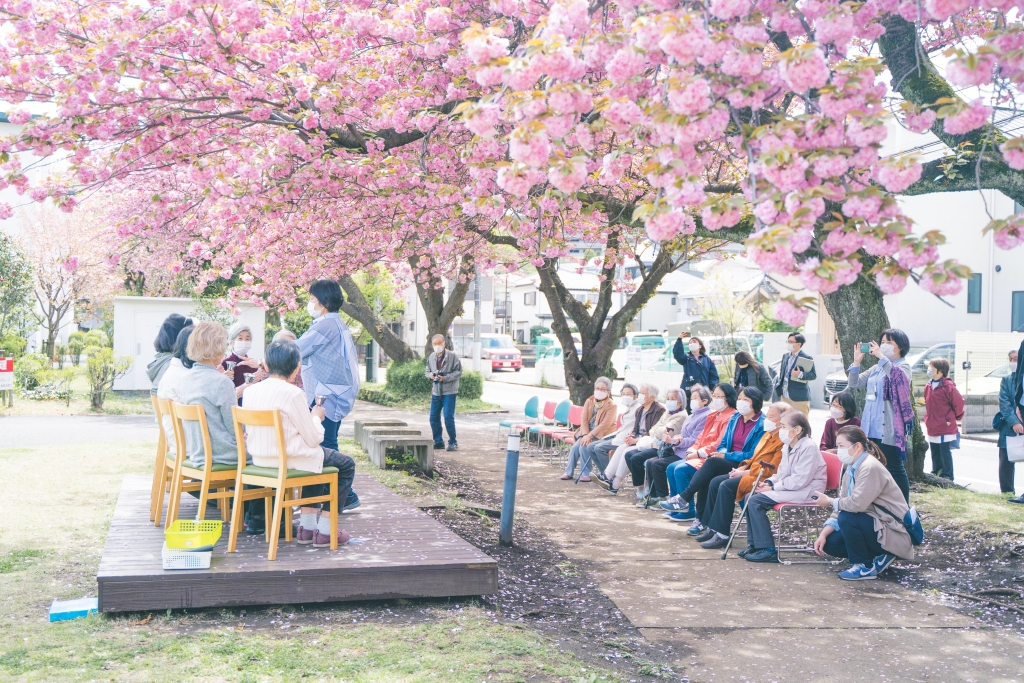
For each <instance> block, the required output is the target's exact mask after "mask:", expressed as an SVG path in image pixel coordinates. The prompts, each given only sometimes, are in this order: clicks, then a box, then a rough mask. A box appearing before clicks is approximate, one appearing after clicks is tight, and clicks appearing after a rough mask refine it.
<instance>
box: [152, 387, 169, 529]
mask: <svg viewBox="0 0 1024 683" xmlns="http://www.w3.org/2000/svg"><path fill="white" fill-rule="evenodd" d="M150 399H152V401H153V412H154V413H156V424H157V430H158V431H157V439H156V462H155V463H154V464H153V487H152V489H151V490H150V496H149V519H150V520H153V519H155V520H156V525H157V526H160V515H161V514H162V513H163V510H162V509H161V508H162V506H163V503H162V502H158V499H162V498H163V487H164V481H165V477H164V476H163V475H164V470H165V469H166V467H165V465H164V463H165V462H166V461H167V435H166V434H164V425H163V414H162V413H161V412H160V400H159V399H158V398H157V397H156V394H152V395H150ZM158 486H159V487H160V492H159V493H157V487H158Z"/></svg>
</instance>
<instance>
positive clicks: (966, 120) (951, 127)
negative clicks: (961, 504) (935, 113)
mask: <svg viewBox="0 0 1024 683" xmlns="http://www.w3.org/2000/svg"><path fill="white" fill-rule="evenodd" d="M991 115H992V108H991V107H987V106H985V105H984V104H983V103H982V101H981V100H974V101H973V102H971V103H970V104H969V105H968V106H966V107H964V108H963V109H961V110H960V111H959V112H957V113H955V114H953V115H951V116H947V117H946V118H945V120H944V121H943V126H942V127H943V130H945V131H946V132H947V133H949V134H950V135H963V134H964V133H970V132H971V131H972V130H977V129H978V128H981V127H982V126H984V125H985V123H986V122H987V121H988V118H989V116H991Z"/></svg>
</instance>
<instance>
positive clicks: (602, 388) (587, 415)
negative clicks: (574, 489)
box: [561, 377, 618, 481]
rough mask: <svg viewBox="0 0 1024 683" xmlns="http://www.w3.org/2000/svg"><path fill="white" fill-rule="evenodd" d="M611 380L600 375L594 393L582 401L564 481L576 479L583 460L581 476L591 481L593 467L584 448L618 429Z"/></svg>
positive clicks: (581, 479) (563, 475)
mask: <svg viewBox="0 0 1024 683" xmlns="http://www.w3.org/2000/svg"><path fill="white" fill-rule="evenodd" d="M611 393H612V381H611V380H610V379H608V378H607V377H598V378H597V379H596V380H595V381H594V393H593V395H592V396H591V397H590V398H588V399H587V400H586V401H584V402H583V414H582V416H581V417H580V427H579V429H577V430H576V432H575V434H574V436H575V437H576V441H575V442H574V443H573V445H572V448H571V449H570V450H569V462H568V463H567V464H566V467H565V472H564V473H563V474H562V477H561V478H562V479H563V480H569V479H572V478H573V475H574V473H575V471H576V463H577V462H580V463H581V464H580V468H581V470H580V471H581V473H582V476H580V481H590V468H591V466H592V464H593V463H592V462H591V460H590V458H588V457H586V456H585V454H584V453H583V450H582V449H583V448H584V447H585V446H589V445H590V444H591V443H592V442H594V441H597V440H599V439H603V438H604V437H606V436H608V435H609V434H612V433H613V432H615V418H616V415H617V413H618V408H617V407H616V406H615V401H614V400H613V399H612V397H611Z"/></svg>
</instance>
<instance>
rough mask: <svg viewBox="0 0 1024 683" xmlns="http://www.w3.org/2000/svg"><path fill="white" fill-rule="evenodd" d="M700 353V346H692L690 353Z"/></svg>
mask: <svg viewBox="0 0 1024 683" xmlns="http://www.w3.org/2000/svg"><path fill="white" fill-rule="evenodd" d="M699 351H700V344H690V353H698V352H699Z"/></svg>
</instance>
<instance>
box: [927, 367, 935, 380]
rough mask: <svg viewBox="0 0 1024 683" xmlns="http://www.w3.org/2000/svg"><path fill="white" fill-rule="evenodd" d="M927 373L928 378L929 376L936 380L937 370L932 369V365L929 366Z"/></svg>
mask: <svg viewBox="0 0 1024 683" xmlns="http://www.w3.org/2000/svg"><path fill="white" fill-rule="evenodd" d="M926 372H927V373H928V376H929V377H931V378H932V379H935V375H936V373H935V368H934V367H932V366H931V365H929V366H928V370H927V371H926Z"/></svg>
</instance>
